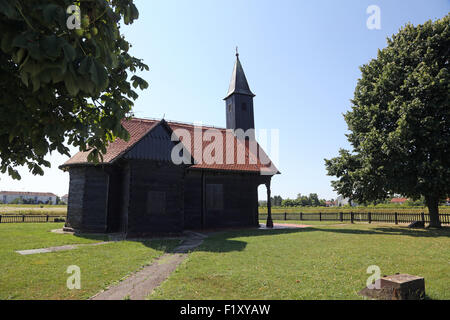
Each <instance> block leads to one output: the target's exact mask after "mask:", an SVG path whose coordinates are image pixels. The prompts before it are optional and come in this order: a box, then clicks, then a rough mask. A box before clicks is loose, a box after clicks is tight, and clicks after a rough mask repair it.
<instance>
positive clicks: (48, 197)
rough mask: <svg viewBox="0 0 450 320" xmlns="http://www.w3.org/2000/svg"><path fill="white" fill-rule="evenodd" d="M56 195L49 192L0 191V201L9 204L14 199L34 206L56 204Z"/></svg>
mask: <svg viewBox="0 0 450 320" xmlns="http://www.w3.org/2000/svg"><path fill="white" fill-rule="evenodd" d="M56 198H57V196H56V194H54V193H50V192H22V191H0V201H1V202H2V203H5V204H9V203H11V202H13V201H14V200H16V199H20V201H23V202H28V203H34V204H39V203H43V204H50V203H51V204H56Z"/></svg>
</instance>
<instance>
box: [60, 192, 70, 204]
mask: <svg viewBox="0 0 450 320" xmlns="http://www.w3.org/2000/svg"><path fill="white" fill-rule="evenodd" d="M61 201H62V202H64V203H66V204H67V203H68V201H69V195H68V194H65V195H63V196H62V197H61Z"/></svg>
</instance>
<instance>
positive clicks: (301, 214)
mask: <svg viewBox="0 0 450 320" xmlns="http://www.w3.org/2000/svg"><path fill="white" fill-rule="evenodd" d="M302 220H303V212H300V221H302Z"/></svg>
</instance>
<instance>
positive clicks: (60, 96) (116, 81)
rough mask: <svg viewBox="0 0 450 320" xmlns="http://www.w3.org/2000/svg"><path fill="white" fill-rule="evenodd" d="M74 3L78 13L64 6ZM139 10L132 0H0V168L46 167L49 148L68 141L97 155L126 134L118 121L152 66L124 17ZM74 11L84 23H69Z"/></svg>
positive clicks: (130, 19)
mask: <svg viewBox="0 0 450 320" xmlns="http://www.w3.org/2000/svg"><path fill="white" fill-rule="evenodd" d="M74 4H75V5H77V6H78V7H79V9H80V14H79V15H78V14H77V13H75V12H71V11H69V12H68V11H67V9H68V7H69V6H71V5H74ZM138 16H139V13H138V10H137V8H136V6H135V5H134V4H133V0H108V1H107V0H85V1H76V2H73V1H68V0H39V1H37V0H0V91H1V95H0V158H1V165H0V171H1V172H2V173H5V172H8V173H9V174H10V175H11V176H12V177H13V178H15V179H20V176H19V174H18V172H17V170H16V169H15V167H16V166H21V165H26V166H28V168H29V169H30V171H31V172H32V173H33V174H41V175H42V174H43V170H42V167H44V166H45V167H49V166H50V163H48V162H47V161H46V160H45V159H44V157H45V156H46V155H47V154H48V153H49V152H52V151H55V150H56V151H57V152H59V153H61V154H65V155H69V149H68V147H67V146H66V145H65V142H66V143H68V144H69V145H73V146H76V147H78V148H79V149H80V150H81V151H87V150H92V152H91V154H90V156H89V160H91V161H99V160H100V159H101V154H102V153H105V152H106V146H107V144H108V143H110V142H111V141H113V140H114V139H116V138H117V137H119V138H122V139H128V138H129V135H128V132H127V131H126V130H125V129H124V128H123V127H122V126H121V120H122V119H123V118H124V117H126V116H129V115H130V114H131V109H132V106H133V101H134V100H136V98H137V97H138V95H137V93H136V92H135V91H134V89H136V88H138V87H139V88H140V89H146V88H147V87H148V84H147V83H146V82H145V81H144V80H143V79H142V78H140V77H138V76H136V75H132V73H135V72H137V71H143V70H148V66H147V65H145V64H144V63H143V62H142V61H141V60H140V59H137V58H135V57H133V56H131V55H130V54H129V53H128V51H129V48H130V44H129V43H128V42H127V41H126V39H125V38H124V37H123V35H121V34H120V23H121V22H122V21H123V23H125V24H131V23H133V21H134V20H136V19H137V18H138ZM73 17H76V18H77V19H79V21H80V22H81V28H80V29H72V30H71V29H69V28H68V23H67V21H68V19H70V18H73Z"/></svg>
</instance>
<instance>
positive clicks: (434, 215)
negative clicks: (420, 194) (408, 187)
mask: <svg viewBox="0 0 450 320" xmlns="http://www.w3.org/2000/svg"><path fill="white" fill-rule="evenodd" d="M425 202H426V204H427V207H428V213H429V215H430V227H431V228H440V227H441V221H440V219H439V198H438V197H435V196H426V197H425Z"/></svg>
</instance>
